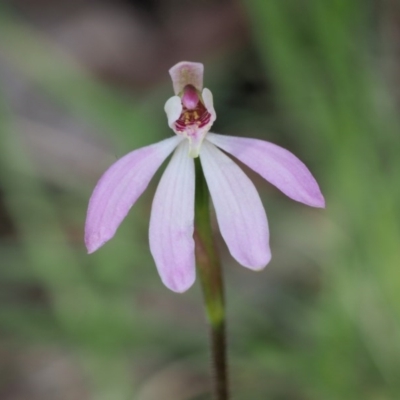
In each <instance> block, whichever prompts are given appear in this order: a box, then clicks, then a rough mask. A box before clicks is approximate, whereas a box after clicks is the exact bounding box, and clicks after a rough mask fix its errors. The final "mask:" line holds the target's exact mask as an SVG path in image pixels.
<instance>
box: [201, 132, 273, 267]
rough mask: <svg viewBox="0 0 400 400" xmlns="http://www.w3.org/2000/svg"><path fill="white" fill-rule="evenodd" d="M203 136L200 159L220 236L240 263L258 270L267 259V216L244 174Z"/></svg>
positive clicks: (254, 189) (268, 253)
mask: <svg viewBox="0 0 400 400" xmlns="http://www.w3.org/2000/svg"><path fill="white" fill-rule="evenodd" d="M207 139H208V137H207V138H206V140H205V141H204V143H203V147H202V150H201V153H200V160H201V165H202V167H203V171H204V175H205V177H206V181H207V184H208V187H209V190H210V194H211V198H212V201H213V204H214V207H215V212H216V215H217V220H218V224H219V228H220V231H221V234H222V237H223V238H224V240H225V242H226V244H227V246H228V249H229V251H230V253H231V255H232V256H233V257H234V258H235V259H236V260H237V261H238V262H239V263H240V264H242V265H244V266H245V267H248V268H251V269H254V270H260V269H262V268H264V267H265V266H266V265H267V264H268V262H269V261H270V259H271V252H270V249H269V231H268V222H267V216H266V214H265V211H264V207H263V205H262V203H261V200H260V197H259V195H258V193H257V190H256V188H255V187H254V185H253V183H252V182H251V181H250V179H249V178H248V177H247V176H246V175H245V173H244V172H243V171H242V170H241V169H240V168H239V167H238V166H237V165H236V164H235V163H234V162H233V161H232V160H231V159H230V158H229V157H228V156H226V155H225V154H224V153H223V152H222V151H220V150H219V149H217V148H216V147H215V146H214V145H213V144H211V143H210V142H208V140H207Z"/></svg>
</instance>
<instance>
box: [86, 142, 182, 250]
mask: <svg viewBox="0 0 400 400" xmlns="http://www.w3.org/2000/svg"><path fill="white" fill-rule="evenodd" d="M181 140H182V138H179V137H178V136H174V137H171V138H169V139H165V140H163V141H161V142H159V143H156V144H153V145H150V146H147V147H143V148H141V149H138V150H135V151H132V152H131V153H129V154H127V155H126V156H124V157H122V158H121V159H119V160H118V161H117V162H115V163H114V164H113V165H112V166H111V167H110V168H109V169H108V170H107V171H106V172H105V173H104V174H103V176H102V177H101V178H100V180H99V182H98V183H97V185H96V187H95V188H94V191H93V194H92V196H91V198H90V201H89V207H88V211H87V217H86V226H85V243H86V247H87V249H88V252H89V253H93V252H94V251H96V250H97V249H98V248H99V247H101V246H102V245H103V244H104V243H105V242H107V241H108V240H109V239H111V238H112V237H113V236H114V234H115V232H116V230H117V228H118V226H119V225H120V223H121V222H122V220H123V219H124V218H125V216H126V214H127V213H128V211H129V209H130V208H131V207H132V205H133V204H134V203H135V201H136V200H137V199H138V197H139V196H140V195H141V194H142V193H143V192H144V190H145V189H146V187H147V185H148V184H149V182H150V180H151V178H152V177H153V175H154V174H155V172H156V171H157V169H158V168H159V167H160V165H161V164H162V162H163V161H164V160H165V159H166V158H167V157H168V156H169V155H170V154H171V152H172V150H173V149H174V148H175V147H176V146H177V145H178V143H179V142H180V141H181Z"/></svg>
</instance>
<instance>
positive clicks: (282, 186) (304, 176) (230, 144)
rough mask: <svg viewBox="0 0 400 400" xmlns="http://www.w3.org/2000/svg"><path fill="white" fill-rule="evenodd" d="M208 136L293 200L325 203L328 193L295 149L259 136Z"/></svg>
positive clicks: (313, 203) (317, 204) (320, 204)
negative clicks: (325, 193)
mask: <svg viewBox="0 0 400 400" xmlns="http://www.w3.org/2000/svg"><path fill="white" fill-rule="evenodd" d="M207 139H208V140H209V141H210V142H212V143H214V144H215V145H216V146H218V147H220V148H221V149H222V150H225V151H226V152H227V153H230V154H232V155H233V156H235V157H236V158H237V159H238V160H240V161H241V162H242V163H244V164H246V165H247V166H248V167H250V168H251V169H252V170H254V171H255V172H257V173H258V174H260V175H261V176H262V177H263V178H264V179H266V180H267V181H268V182H270V183H272V184H273V185H274V186H276V187H277V188H278V189H279V190H281V191H282V192H283V193H285V194H286V196H288V197H290V198H291V199H293V200H296V201H299V202H301V203H304V204H307V205H309V206H312V207H325V200H324V196H323V195H322V193H321V191H320V189H319V186H318V183H317V182H316V180H315V179H314V177H313V176H312V175H311V172H310V171H309V170H308V168H307V167H306V166H305V165H304V164H303V163H302V162H301V161H300V160H299V159H298V158H297V157H296V156H294V155H293V154H292V153H290V152H289V151H287V150H285V149H283V148H282V147H279V146H277V145H275V144H272V143H269V142H265V141H263V140H258V139H248V138H242V137H233V136H223V135H218V134H215V133H209V134H208V135H207Z"/></svg>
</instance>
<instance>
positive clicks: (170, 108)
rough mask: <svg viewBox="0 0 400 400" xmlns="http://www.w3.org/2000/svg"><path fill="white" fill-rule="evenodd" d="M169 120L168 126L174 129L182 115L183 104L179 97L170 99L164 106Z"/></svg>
mask: <svg viewBox="0 0 400 400" xmlns="http://www.w3.org/2000/svg"><path fill="white" fill-rule="evenodd" d="M164 110H165V113H166V114H167V118H168V126H169V127H170V128H172V129H174V123H175V122H176V121H177V119H178V118H179V117H180V115H181V113H182V102H181V99H180V97H179V96H172V97H170V98H169V99H168V100H167V102H166V103H165V106H164Z"/></svg>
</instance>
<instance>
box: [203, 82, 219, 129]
mask: <svg viewBox="0 0 400 400" xmlns="http://www.w3.org/2000/svg"><path fill="white" fill-rule="evenodd" d="M201 97H202V98H203V101H204V106H205V107H206V109H207V111H208V112H209V113H210V115H211V122H214V121H215V120H216V119H217V114H216V112H215V109H214V100H213V95H212V93H211V90H210V89H207V88H204V89H203V92H202V94H201Z"/></svg>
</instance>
